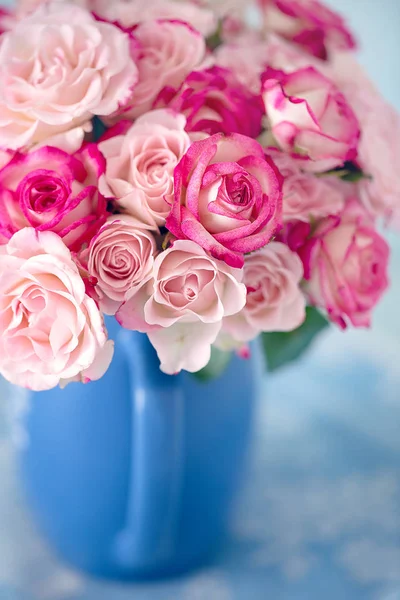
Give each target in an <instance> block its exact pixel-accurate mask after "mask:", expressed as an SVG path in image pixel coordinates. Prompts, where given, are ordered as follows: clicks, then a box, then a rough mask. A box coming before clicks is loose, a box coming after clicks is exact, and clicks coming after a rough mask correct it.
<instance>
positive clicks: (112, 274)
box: [80, 215, 156, 315]
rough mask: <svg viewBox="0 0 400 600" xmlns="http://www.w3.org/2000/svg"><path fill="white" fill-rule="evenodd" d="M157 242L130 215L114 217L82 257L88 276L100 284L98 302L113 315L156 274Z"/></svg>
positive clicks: (97, 290) (97, 286) (95, 290)
mask: <svg viewBox="0 0 400 600" xmlns="http://www.w3.org/2000/svg"><path fill="white" fill-rule="evenodd" d="M155 253H156V242H155V239H154V237H153V235H152V234H151V233H150V232H149V231H146V230H145V229H143V226H141V224H140V223H138V222H137V221H136V220H135V219H133V218H132V217H130V216H128V215H113V216H111V217H109V219H108V221H107V223H106V224H105V225H103V227H102V228H101V229H100V231H99V232H98V234H97V235H95V237H94V238H93V239H92V241H91V242H90V245H89V248H87V249H86V250H84V251H83V252H82V254H81V256H80V259H81V261H82V263H83V264H85V265H86V268H87V271H88V276H89V277H90V278H93V279H92V280H93V281H96V283H95V285H94V298H95V299H96V300H97V301H98V304H99V307H100V309H101V310H102V311H103V312H104V313H105V314H107V315H113V314H115V313H116V311H117V310H118V309H119V307H120V306H121V304H122V303H123V302H124V301H125V300H126V297H127V294H128V293H130V294H134V293H135V292H136V291H137V290H138V289H139V288H140V287H141V286H142V285H143V284H144V282H146V281H147V280H148V279H150V277H151V276H152V273H153V264H154V255H155Z"/></svg>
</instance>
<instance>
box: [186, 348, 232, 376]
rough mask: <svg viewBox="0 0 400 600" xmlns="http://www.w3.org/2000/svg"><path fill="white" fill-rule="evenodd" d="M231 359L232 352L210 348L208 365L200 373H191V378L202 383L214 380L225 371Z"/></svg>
mask: <svg viewBox="0 0 400 600" xmlns="http://www.w3.org/2000/svg"><path fill="white" fill-rule="evenodd" d="M231 358H232V352H224V351H223V350H219V349H218V348H215V347H214V346H212V347H211V358H210V361H209V363H208V364H207V365H206V366H205V367H204V369H201V371H197V373H193V376H194V377H196V379H198V380H199V381H201V382H203V383H206V382H207V381H211V380H212V379H216V378H217V377H219V375H221V374H222V373H223V371H224V370H225V369H226V367H227V366H228V364H229V362H230V360H231Z"/></svg>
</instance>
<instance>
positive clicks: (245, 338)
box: [223, 242, 306, 342]
mask: <svg viewBox="0 0 400 600" xmlns="http://www.w3.org/2000/svg"><path fill="white" fill-rule="evenodd" d="M302 278H303V265H302V263H301V260H300V258H299V257H298V256H297V255H296V254H295V253H294V252H292V251H291V250H289V248H288V247H287V246H285V244H282V243H281V242H271V243H270V244H268V246H265V248H262V249H261V250H258V251H257V252H254V253H253V254H249V255H248V256H246V257H245V261H244V275H243V283H244V284H245V286H246V288H247V297H246V306H245V307H244V308H243V309H242V310H241V311H240V312H239V313H237V314H235V315H233V316H231V317H227V318H225V319H224V323H223V331H225V332H226V333H228V334H230V335H231V336H232V337H233V338H234V339H235V340H237V341H240V342H249V341H250V340H252V339H254V338H255V337H256V336H257V335H258V334H259V333H261V332H262V331H292V330H293V329H296V328H297V327H299V326H300V325H301V324H302V323H303V321H304V319H305V316H306V313H305V305H306V302H305V298H304V294H303V293H302V291H301V290H300V287H299V285H300V282H301V280H302Z"/></svg>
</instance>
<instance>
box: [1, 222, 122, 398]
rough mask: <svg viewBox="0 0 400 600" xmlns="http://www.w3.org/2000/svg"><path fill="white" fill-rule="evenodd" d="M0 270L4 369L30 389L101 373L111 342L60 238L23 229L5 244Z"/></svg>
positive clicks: (6, 373)
mask: <svg viewBox="0 0 400 600" xmlns="http://www.w3.org/2000/svg"><path fill="white" fill-rule="evenodd" d="M0 272H1V277H0V372H1V374H2V375H3V376H4V377H5V378H6V379H7V380H8V381H10V382H11V383H14V384H17V385H21V386H24V387H27V388H30V389H32V390H35V391H38V390H47V389H50V388H53V387H55V386H56V385H58V384H59V383H61V384H63V383H66V381H69V380H74V381H75V380H80V381H83V382H87V381H89V380H92V379H99V378H100V377H102V375H103V374H104V373H105V371H106V370H107V368H108V366H109V363H110V361H111V358H112V351H113V345H112V342H108V341H107V332H106V330H105V328H104V324H103V320H102V316H101V313H100V312H99V310H98V308H97V306H96V304H95V302H94V300H92V299H91V298H89V297H88V296H87V295H86V294H85V287H84V284H83V281H82V279H81V277H80V275H79V272H78V269H77V268H76V266H75V264H74V262H73V261H72V258H71V254H70V252H69V250H68V249H67V247H66V246H65V245H64V243H63V242H62V240H61V239H60V238H59V236H58V235H56V234H55V233H52V232H49V231H44V232H37V231H35V230H34V229H31V228H26V229H22V230H21V231H19V232H18V233H16V234H15V235H14V236H13V237H12V239H11V240H10V241H9V243H8V244H7V246H4V247H3V252H2V253H1V254H0Z"/></svg>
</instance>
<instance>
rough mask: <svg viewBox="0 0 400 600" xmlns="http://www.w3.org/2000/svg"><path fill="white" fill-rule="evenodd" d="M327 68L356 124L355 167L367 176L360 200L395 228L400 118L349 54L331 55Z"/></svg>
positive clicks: (399, 213) (399, 203) (399, 205)
mask: <svg viewBox="0 0 400 600" xmlns="http://www.w3.org/2000/svg"><path fill="white" fill-rule="evenodd" d="M329 68H330V75H331V77H332V79H333V80H334V81H335V83H336V84H337V85H338V87H339V88H340V89H341V90H342V91H343V93H344V95H345V96H346V98H347V100H348V102H349V104H350V106H351V107H352V109H353V110H354V112H355V114H356V116H357V119H358V120H359V122H360V127H361V131H362V136H361V139H360V143H359V146H358V157H357V163H358V165H359V166H360V167H361V169H362V170H363V171H364V173H365V174H366V175H367V178H366V179H364V180H362V181H361V182H360V189H361V194H362V196H361V197H362V199H363V201H364V202H365V205H366V207H367V208H368V209H369V210H371V211H373V213H374V214H375V215H376V216H378V217H383V218H384V219H385V220H386V221H387V222H389V223H391V224H394V225H396V226H397V227H399V226H400V200H399V199H400V170H399V165H400V116H399V114H398V112H397V111H396V110H395V109H394V108H393V107H392V106H391V105H390V104H389V103H388V102H387V101H386V100H385V99H384V98H383V96H382V95H381V93H380V92H379V90H378V89H377V88H376V87H375V85H374V84H373V83H372V81H371V80H370V79H369V77H368V75H367V74H366V73H365V71H364V69H363V68H362V67H361V65H359V64H358V62H357V61H356V60H355V59H354V58H353V56H352V55H351V54H350V53H348V52H342V53H337V54H335V55H334V57H333V60H332V64H331V65H330V67H329Z"/></svg>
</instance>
